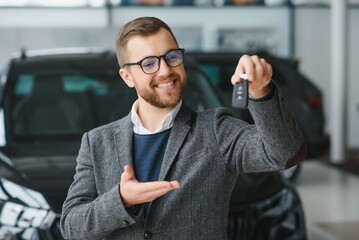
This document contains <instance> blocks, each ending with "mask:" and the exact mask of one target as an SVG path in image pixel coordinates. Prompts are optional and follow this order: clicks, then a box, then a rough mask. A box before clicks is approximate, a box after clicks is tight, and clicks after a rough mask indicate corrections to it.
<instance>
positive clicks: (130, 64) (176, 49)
mask: <svg viewBox="0 0 359 240" xmlns="http://www.w3.org/2000/svg"><path fill="white" fill-rule="evenodd" d="M172 51H180V53H181V56H182V61H181V62H180V63H179V64H177V65H170V64H169V63H168V62H167V59H166V55H167V54H168V53H170V52H172ZM184 52H185V49H184V48H175V49H170V50H168V51H167V52H166V53H165V54H163V55H161V56H148V57H145V58H144V59H142V60H140V61H138V62H135V63H125V64H123V65H122V68H124V67H125V66H132V65H139V66H140V67H141V69H142V71H143V72H144V73H145V74H148V75H151V74H154V73H156V72H157V71H158V70H160V67H161V58H163V60H165V62H166V64H167V66H169V67H177V66H179V65H181V64H182V63H183V61H184ZM148 58H157V59H158V62H157V66H158V68H157V70H156V71H154V72H146V71H145V70H144V69H143V67H142V62H143V61H144V60H146V59H148Z"/></svg>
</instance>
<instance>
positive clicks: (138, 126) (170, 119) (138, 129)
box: [131, 100, 182, 134]
mask: <svg viewBox="0 0 359 240" xmlns="http://www.w3.org/2000/svg"><path fill="white" fill-rule="evenodd" d="M181 106H182V100H181V101H180V102H179V103H178V104H177V105H176V107H174V108H173V109H172V110H171V111H170V112H169V113H168V114H167V116H166V117H165V119H164V120H163V122H162V124H161V126H160V128H159V129H157V130H156V131H154V132H151V131H150V130H148V129H147V128H145V127H144V126H143V124H142V122H141V119H140V117H139V116H138V114H137V110H138V100H136V101H135V102H134V103H133V105H132V109H131V121H132V123H133V131H134V132H135V133H138V134H154V133H160V132H163V131H165V130H167V129H170V128H171V127H172V126H173V123H174V121H175V118H176V116H177V113H178V111H179V110H180V108H181Z"/></svg>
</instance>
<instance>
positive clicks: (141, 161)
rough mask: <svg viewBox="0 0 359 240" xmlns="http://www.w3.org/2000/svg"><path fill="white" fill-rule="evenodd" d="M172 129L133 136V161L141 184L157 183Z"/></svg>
mask: <svg viewBox="0 0 359 240" xmlns="http://www.w3.org/2000/svg"><path fill="white" fill-rule="evenodd" d="M170 132H171V129H168V130H165V131H163V132H160V133H155V134H146V135H140V134H137V133H134V134H133V140H134V141H133V143H134V144H133V160H134V168H135V175H136V178H137V180H138V181H139V182H150V181H157V180H158V177H159V174H160V170H161V165H162V161H163V156H164V153H165V150H166V146H167V141H168V137H169V135H170Z"/></svg>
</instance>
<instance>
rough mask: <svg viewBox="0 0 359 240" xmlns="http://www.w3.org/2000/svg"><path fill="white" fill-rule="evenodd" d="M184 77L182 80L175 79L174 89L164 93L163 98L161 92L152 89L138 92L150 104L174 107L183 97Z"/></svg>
mask: <svg viewBox="0 0 359 240" xmlns="http://www.w3.org/2000/svg"><path fill="white" fill-rule="evenodd" d="M186 82H187V80H186V79H183V81H178V80H176V82H175V84H176V89H175V90H174V91H171V92H168V93H166V97H165V99H164V97H163V96H161V95H163V94H158V93H157V92H156V91H153V90H151V91H150V90H146V89H145V90H143V91H139V92H138V94H139V95H140V96H141V98H143V99H144V100H145V101H146V102H148V103H150V104H151V105H152V106H154V107H157V108H174V107H175V106H176V105H177V104H178V103H179V102H180V101H181V99H182V97H183V90H184V88H185V86H186Z"/></svg>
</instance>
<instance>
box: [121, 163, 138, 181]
mask: <svg viewBox="0 0 359 240" xmlns="http://www.w3.org/2000/svg"><path fill="white" fill-rule="evenodd" d="M123 170H124V172H123V173H122V175H121V179H122V180H131V179H133V178H135V171H134V170H133V167H131V166H130V165H126V166H125V167H124V168H123Z"/></svg>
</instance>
